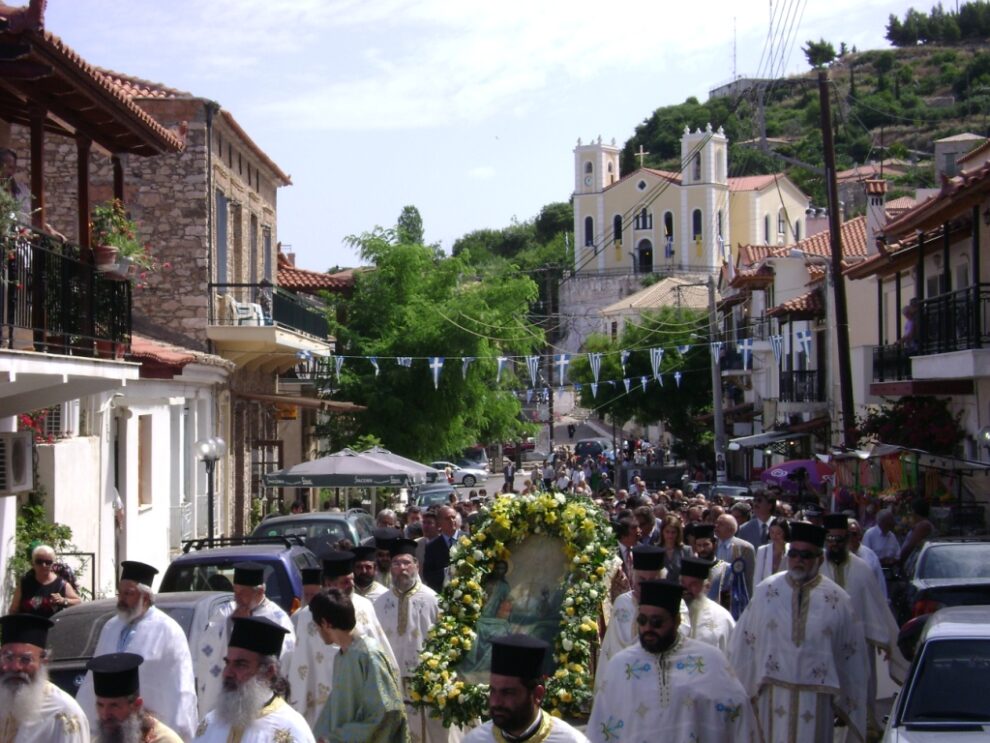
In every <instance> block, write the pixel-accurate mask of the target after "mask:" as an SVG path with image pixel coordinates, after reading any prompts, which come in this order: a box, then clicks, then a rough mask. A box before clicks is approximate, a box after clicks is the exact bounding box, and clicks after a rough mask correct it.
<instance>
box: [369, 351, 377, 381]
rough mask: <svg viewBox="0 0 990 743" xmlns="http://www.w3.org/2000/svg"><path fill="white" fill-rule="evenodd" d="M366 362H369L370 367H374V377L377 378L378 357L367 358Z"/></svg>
mask: <svg viewBox="0 0 990 743" xmlns="http://www.w3.org/2000/svg"><path fill="white" fill-rule="evenodd" d="M368 361H370V362H371V365H372V366H373V367H375V376H376V377H377V376H378V357H377V356H369V357H368Z"/></svg>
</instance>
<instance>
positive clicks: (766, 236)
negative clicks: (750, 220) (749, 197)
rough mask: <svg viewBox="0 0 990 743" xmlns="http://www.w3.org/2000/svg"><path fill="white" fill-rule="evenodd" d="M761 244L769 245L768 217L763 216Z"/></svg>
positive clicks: (766, 215) (767, 215)
mask: <svg viewBox="0 0 990 743" xmlns="http://www.w3.org/2000/svg"><path fill="white" fill-rule="evenodd" d="M763 242H764V243H765V244H767V245H769V244H770V215H769V214H764V215H763Z"/></svg>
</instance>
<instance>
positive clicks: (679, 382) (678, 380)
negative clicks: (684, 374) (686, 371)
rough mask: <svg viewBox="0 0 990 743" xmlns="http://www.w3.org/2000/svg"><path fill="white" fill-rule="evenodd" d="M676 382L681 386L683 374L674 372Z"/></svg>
mask: <svg viewBox="0 0 990 743" xmlns="http://www.w3.org/2000/svg"><path fill="white" fill-rule="evenodd" d="M674 381H675V382H677V386H678V387H680V386H681V373H680V372H679V371H675V372H674Z"/></svg>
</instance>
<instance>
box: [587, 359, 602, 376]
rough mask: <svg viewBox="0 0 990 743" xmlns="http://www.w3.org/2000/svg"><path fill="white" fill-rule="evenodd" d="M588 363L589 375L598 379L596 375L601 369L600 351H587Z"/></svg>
mask: <svg viewBox="0 0 990 743" xmlns="http://www.w3.org/2000/svg"><path fill="white" fill-rule="evenodd" d="M588 364H590V365H591V376H592V377H594V379H595V381H596V382H597V381H598V375H599V374H601V371H602V355H601V354H600V353H589V354H588Z"/></svg>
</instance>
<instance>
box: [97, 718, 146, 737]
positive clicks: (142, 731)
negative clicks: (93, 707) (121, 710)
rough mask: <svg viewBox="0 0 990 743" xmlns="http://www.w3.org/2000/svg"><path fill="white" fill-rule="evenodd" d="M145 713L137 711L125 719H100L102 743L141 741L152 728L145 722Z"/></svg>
mask: <svg viewBox="0 0 990 743" xmlns="http://www.w3.org/2000/svg"><path fill="white" fill-rule="evenodd" d="M142 717H143V715H142V714H141V713H140V712H135V713H134V714H132V715H129V716H128V717H127V719H125V720H100V743H141V741H143V740H144V738H145V735H146V734H147V733H148V731H149V730H150V729H151V725H150V723H151V720H150V719H149V720H148V721H147V722H148V723H149V724H147V725H145V724H143V723H144V722H145V721H144V720H143V719H142Z"/></svg>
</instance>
